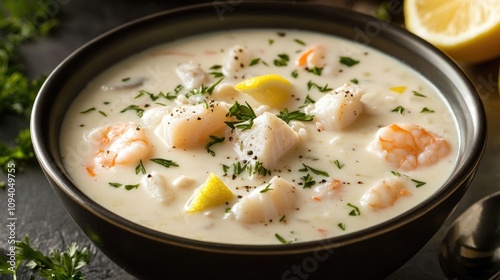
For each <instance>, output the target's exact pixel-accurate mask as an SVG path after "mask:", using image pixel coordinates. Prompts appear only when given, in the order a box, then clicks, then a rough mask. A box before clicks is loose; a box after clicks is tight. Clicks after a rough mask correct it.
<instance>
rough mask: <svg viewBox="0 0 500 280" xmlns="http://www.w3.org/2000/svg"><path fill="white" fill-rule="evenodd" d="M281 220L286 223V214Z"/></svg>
mask: <svg viewBox="0 0 500 280" xmlns="http://www.w3.org/2000/svg"><path fill="white" fill-rule="evenodd" d="M280 222H281V223H286V215H283V216H281V218H280Z"/></svg>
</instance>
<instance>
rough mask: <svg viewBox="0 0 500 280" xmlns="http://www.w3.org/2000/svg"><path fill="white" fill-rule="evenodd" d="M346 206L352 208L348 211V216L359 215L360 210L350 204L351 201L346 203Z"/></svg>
mask: <svg viewBox="0 0 500 280" xmlns="http://www.w3.org/2000/svg"><path fill="white" fill-rule="evenodd" d="M347 206H349V207H351V208H352V210H351V212H349V216H359V215H361V211H360V210H359V207H357V206H355V205H353V204H351V203H347Z"/></svg>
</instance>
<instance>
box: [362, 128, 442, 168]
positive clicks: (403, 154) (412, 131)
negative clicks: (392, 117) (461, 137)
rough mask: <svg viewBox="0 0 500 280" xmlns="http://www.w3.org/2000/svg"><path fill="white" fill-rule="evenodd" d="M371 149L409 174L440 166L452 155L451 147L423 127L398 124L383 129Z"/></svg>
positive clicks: (378, 133)
mask: <svg viewBox="0 0 500 280" xmlns="http://www.w3.org/2000/svg"><path fill="white" fill-rule="evenodd" d="M369 150H371V151H374V152H378V153H379V154H380V156H381V157H383V158H385V159H386V160H387V161H389V162H391V163H393V164H394V165H396V166H397V167H398V168H400V169H402V170H405V171H409V170H414V169H416V168H417V167H419V166H429V165H432V164H435V163H437V162H438V161H439V160H440V159H442V158H444V157H445V156H447V155H448V154H449V153H450V145H449V144H448V142H447V141H446V140H445V139H443V138H441V137H438V136H436V135H434V134H433V133H432V132H430V131H428V130H426V129H425V128H423V127H421V126H418V125H416V124H411V123H396V124H391V125H389V126H386V127H382V128H380V129H379V130H378V132H377V134H376V136H375V139H374V140H373V141H372V143H371V144H370V146H369Z"/></svg>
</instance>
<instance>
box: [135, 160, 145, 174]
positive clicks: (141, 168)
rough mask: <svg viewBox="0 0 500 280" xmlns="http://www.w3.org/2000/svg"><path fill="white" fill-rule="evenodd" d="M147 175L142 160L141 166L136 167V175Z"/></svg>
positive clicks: (140, 161)
mask: <svg viewBox="0 0 500 280" xmlns="http://www.w3.org/2000/svg"><path fill="white" fill-rule="evenodd" d="M139 173H142V174H146V168H145V167H144V164H142V159H141V160H139V164H138V165H137V166H136V167H135V174H139Z"/></svg>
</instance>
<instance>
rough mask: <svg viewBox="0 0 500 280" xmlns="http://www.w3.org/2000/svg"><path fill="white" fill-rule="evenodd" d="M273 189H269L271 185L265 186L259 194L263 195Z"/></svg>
mask: <svg viewBox="0 0 500 280" xmlns="http://www.w3.org/2000/svg"><path fill="white" fill-rule="evenodd" d="M272 190H273V188H271V183H269V184H267V185H266V186H265V187H264V188H263V189H262V190H260V193H265V192H268V191H272Z"/></svg>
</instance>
